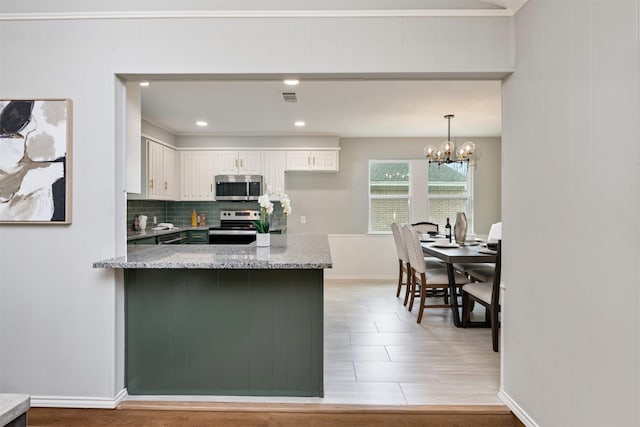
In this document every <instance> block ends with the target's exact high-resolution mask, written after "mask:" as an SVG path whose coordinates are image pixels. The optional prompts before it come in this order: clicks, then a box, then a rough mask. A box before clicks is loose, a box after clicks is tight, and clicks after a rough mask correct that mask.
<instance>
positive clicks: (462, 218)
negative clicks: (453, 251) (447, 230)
mask: <svg viewBox="0 0 640 427" xmlns="http://www.w3.org/2000/svg"><path fill="white" fill-rule="evenodd" d="M453 233H454V235H455V238H456V243H457V244H459V245H462V244H464V242H465V240H467V216H466V215H465V214H464V212H458V213H457V214H456V222H455V224H454V225H453Z"/></svg>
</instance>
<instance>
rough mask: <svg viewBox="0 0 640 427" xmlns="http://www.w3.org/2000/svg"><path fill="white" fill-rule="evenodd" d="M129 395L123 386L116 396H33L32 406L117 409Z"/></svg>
mask: <svg viewBox="0 0 640 427" xmlns="http://www.w3.org/2000/svg"><path fill="white" fill-rule="evenodd" d="M127 396H128V393H127V389H126V388H123V389H122V390H120V392H119V393H118V394H116V396H115V397H114V398H108V397H74V396H31V407H32V408H88V409H115V408H117V407H118V405H120V403H122V401H124V400H125V399H126V398H127Z"/></svg>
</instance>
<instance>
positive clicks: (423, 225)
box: [411, 221, 438, 234]
mask: <svg viewBox="0 0 640 427" xmlns="http://www.w3.org/2000/svg"><path fill="white" fill-rule="evenodd" d="M411 225H412V226H413V228H415V230H416V232H417V233H418V234H438V224H436V223H433V222H426V221H422V222H416V223H414V224H411Z"/></svg>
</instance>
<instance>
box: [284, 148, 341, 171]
mask: <svg viewBox="0 0 640 427" xmlns="http://www.w3.org/2000/svg"><path fill="white" fill-rule="evenodd" d="M287 170H290V171H326V172H336V171H338V170H339V160H338V150H314V151H287Z"/></svg>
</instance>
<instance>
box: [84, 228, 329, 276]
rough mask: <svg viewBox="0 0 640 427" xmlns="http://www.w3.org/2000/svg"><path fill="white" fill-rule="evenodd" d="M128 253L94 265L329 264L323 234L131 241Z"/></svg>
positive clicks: (301, 266) (296, 266) (290, 266)
mask: <svg viewBox="0 0 640 427" xmlns="http://www.w3.org/2000/svg"><path fill="white" fill-rule="evenodd" d="M127 249H128V253H127V256H124V257H119V258H111V259H107V260H104V261H98V262H95V263H93V267H94V268H184V269H197V268H199V269H220V270H223V269H256V270H257V269H323V268H331V267H332V261H331V252H330V250H329V239H328V238H327V236H326V235H304V234H297V235H296V234H282V235H278V234H272V235H271V246H270V247H266V248H259V247H256V245H255V242H253V243H250V244H248V245H130V246H128V248H127Z"/></svg>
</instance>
